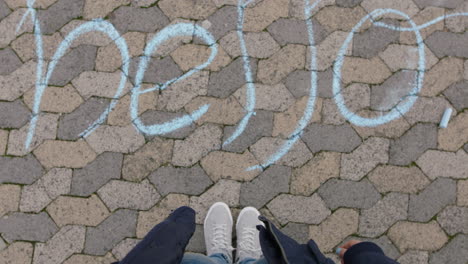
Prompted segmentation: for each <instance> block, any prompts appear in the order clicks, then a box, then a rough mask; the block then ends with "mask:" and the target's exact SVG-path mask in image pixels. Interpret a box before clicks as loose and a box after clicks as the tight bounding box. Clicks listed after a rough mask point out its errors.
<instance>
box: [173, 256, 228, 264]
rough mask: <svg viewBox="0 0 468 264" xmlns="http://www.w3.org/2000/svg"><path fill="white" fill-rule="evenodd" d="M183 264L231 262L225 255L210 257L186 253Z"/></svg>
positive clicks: (226, 263) (225, 263)
mask: <svg viewBox="0 0 468 264" xmlns="http://www.w3.org/2000/svg"><path fill="white" fill-rule="evenodd" d="M181 264H230V261H229V258H228V257H226V256H225V255H223V254H213V255H211V256H209V257H208V256H205V255H202V254H197V253H185V254H184V257H183V258H182V262H181Z"/></svg>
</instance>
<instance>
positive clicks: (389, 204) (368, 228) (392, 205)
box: [359, 193, 409, 237]
mask: <svg viewBox="0 0 468 264" xmlns="http://www.w3.org/2000/svg"><path fill="white" fill-rule="evenodd" d="M408 200H409V198H408V195H407V194H400V193H390V194H388V195H387V196H385V197H384V198H382V200H380V201H378V202H377V203H376V204H375V205H374V206H372V207H371V208H369V209H365V210H362V211H361V216H360V219H359V234H361V235H363V236H366V237H377V236H380V235H381V234H383V233H384V232H385V231H387V229H388V228H390V226H392V225H393V224H394V223H396V222H397V221H400V220H405V219H406V217H407V215H408Z"/></svg>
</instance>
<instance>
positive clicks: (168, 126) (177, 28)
mask: <svg viewBox="0 0 468 264" xmlns="http://www.w3.org/2000/svg"><path fill="white" fill-rule="evenodd" d="M192 34H193V35H194V36H197V37H199V38H200V39H202V40H203V41H204V42H205V43H206V44H207V45H209V46H210V49H211V54H210V57H209V58H208V60H207V61H206V62H204V63H202V64H200V65H198V66H196V67H195V68H194V69H192V70H190V71H188V72H187V73H185V74H184V75H182V76H180V77H178V78H174V79H172V80H169V81H167V82H165V83H164V84H163V85H161V86H160V85H156V86H155V87H154V88H151V89H147V90H144V91H140V89H141V83H142V81H143V77H144V74H145V72H146V68H147V67H148V63H149V61H150V59H151V55H152V54H153V52H154V51H156V50H157V48H158V46H160V45H161V44H162V43H163V42H164V41H167V40H169V39H171V38H175V37H180V36H192ZM217 53H218V46H217V44H216V42H215V40H214V38H213V36H212V35H211V33H209V32H208V31H207V30H206V29H204V28H202V27H200V26H198V25H193V24H190V23H178V24H175V25H171V26H168V27H166V28H164V29H163V30H161V31H160V32H159V33H158V34H156V35H155V36H154V38H153V39H152V40H151V41H150V43H149V44H148V45H147V46H146V48H145V52H144V55H143V56H141V57H140V63H139V66H138V71H137V74H136V79H135V87H134V88H133V89H132V98H131V104H130V116H131V118H132V120H133V124H134V125H135V127H136V128H137V129H139V130H140V131H141V132H143V133H145V134H149V135H161V134H166V133H170V132H172V131H174V130H177V129H180V128H182V127H185V126H188V125H190V124H191V123H192V122H193V121H195V120H197V119H199V118H200V117H201V116H202V115H203V114H205V113H206V112H207V111H208V108H209V107H210V106H209V104H206V105H203V106H201V107H200V108H199V109H197V110H195V111H194V112H193V113H192V114H190V115H184V116H182V117H178V118H175V119H173V120H172V121H168V122H165V123H163V124H155V125H151V126H147V125H145V124H143V122H142V121H141V120H140V118H139V117H138V98H139V96H140V94H143V93H146V92H150V91H153V90H158V89H159V90H163V89H166V88H167V87H168V86H169V85H170V84H172V83H175V82H179V81H181V80H184V79H186V78H187V77H189V76H191V75H192V74H194V73H196V72H198V71H200V70H202V69H204V68H205V67H207V66H208V65H210V64H211V62H212V61H213V60H214V58H215V57H216V54H217Z"/></svg>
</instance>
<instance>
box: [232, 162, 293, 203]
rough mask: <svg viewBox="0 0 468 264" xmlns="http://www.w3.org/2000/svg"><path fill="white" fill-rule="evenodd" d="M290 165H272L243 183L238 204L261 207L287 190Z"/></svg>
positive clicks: (290, 171)
mask: <svg viewBox="0 0 468 264" xmlns="http://www.w3.org/2000/svg"><path fill="white" fill-rule="evenodd" d="M291 173H292V170H291V168H290V167H286V166H278V165H273V166H271V167H269V168H268V169H266V170H265V171H264V172H262V173H261V174H260V175H259V176H257V178H255V179H254V180H252V181H251V182H246V183H243V184H242V186H241V192H240V204H241V205H242V206H253V207H255V208H262V207H263V206H264V205H265V204H266V203H268V202H269V201H270V200H271V199H273V198H274V197H275V196H277V195H278V194H280V193H287V192H288V191H289V179H290V178H291Z"/></svg>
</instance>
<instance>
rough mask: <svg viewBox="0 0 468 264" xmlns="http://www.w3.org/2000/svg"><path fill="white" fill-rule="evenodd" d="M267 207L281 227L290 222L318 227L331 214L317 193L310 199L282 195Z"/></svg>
mask: <svg viewBox="0 0 468 264" xmlns="http://www.w3.org/2000/svg"><path fill="white" fill-rule="evenodd" d="M267 207H268V209H269V210H270V211H271V213H272V214H273V215H274V216H275V217H276V219H278V221H279V222H280V223H281V225H285V224H287V223H289V222H296V223H297V222H298V223H305V224H314V225H318V224H319V223H321V222H322V221H323V220H325V218H327V217H328V216H329V215H330V214H331V211H330V210H329V209H328V208H327V207H326V205H325V203H324V201H323V200H322V198H320V196H319V195H318V194H317V193H315V194H313V195H312V196H309V197H305V196H295V195H291V194H280V195H279V196H277V197H275V199H273V200H272V201H271V202H269V203H268V205H267Z"/></svg>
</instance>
